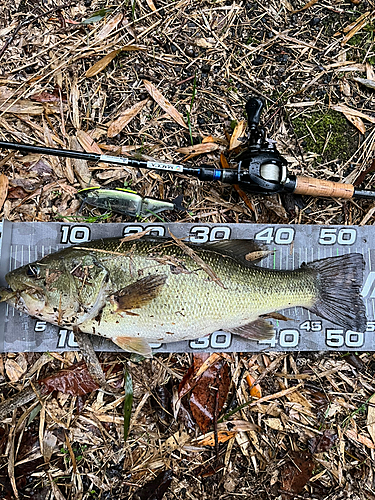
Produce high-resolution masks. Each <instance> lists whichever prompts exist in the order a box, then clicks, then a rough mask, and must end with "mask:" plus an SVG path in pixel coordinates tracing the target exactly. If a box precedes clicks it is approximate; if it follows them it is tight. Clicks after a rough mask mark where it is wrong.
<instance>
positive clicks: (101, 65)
mask: <svg viewBox="0 0 375 500" xmlns="http://www.w3.org/2000/svg"><path fill="white" fill-rule="evenodd" d="M132 50H144V49H143V48H142V47H138V46H137V45H125V46H124V47H122V48H121V49H116V50H112V52H110V53H109V54H107V55H106V56H104V57H102V58H101V59H99V61H97V62H96V63H95V64H94V65H93V66H91V68H89V69H88V70H87V71H86V73H85V76H86V78H90V77H91V76H95V75H97V74H98V73H100V72H101V71H103V69H105V68H106V67H107V66H108V64H109V63H110V62H112V61H113V59H114V58H115V57H116V56H117V55H118V54H119V53H120V52H128V51H132Z"/></svg>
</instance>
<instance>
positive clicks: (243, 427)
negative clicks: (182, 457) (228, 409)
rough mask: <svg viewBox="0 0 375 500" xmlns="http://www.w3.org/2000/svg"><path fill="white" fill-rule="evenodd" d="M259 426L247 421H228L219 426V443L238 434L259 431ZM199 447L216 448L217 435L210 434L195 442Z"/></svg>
mask: <svg viewBox="0 0 375 500" xmlns="http://www.w3.org/2000/svg"><path fill="white" fill-rule="evenodd" d="M258 430H259V426H257V425H256V424H252V423H251V422H248V421H247V420H228V421H227V422H222V423H220V424H218V426H217V437H218V441H219V443H225V442H226V441H228V440H229V439H231V438H232V437H235V435H236V434H237V433H238V432H247V431H258ZM193 442H194V443H197V444H198V445H199V446H215V433H214V432H209V433H207V434H204V435H203V436H200V437H198V438H197V439H195V440H194V441H193Z"/></svg>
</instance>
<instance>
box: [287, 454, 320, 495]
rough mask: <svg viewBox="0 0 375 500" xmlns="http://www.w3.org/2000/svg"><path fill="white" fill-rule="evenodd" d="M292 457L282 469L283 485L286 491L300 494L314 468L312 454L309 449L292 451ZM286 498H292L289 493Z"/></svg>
mask: <svg viewBox="0 0 375 500" xmlns="http://www.w3.org/2000/svg"><path fill="white" fill-rule="evenodd" d="M289 456H290V458H291V460H290V461H288V462H287V463H286V464H284V465H283V467H282V468H281V471H280V479H281V487H282V489H283V490H284V491H287V492H289V493H293V494H296V495H298V494H299V493H301V492H302V491H303V488H304V487H305V485H306V484H307V482H308V481H309V480H310V478H311V476H312V471H313V469H314V462H313V461H312V455H311V453H309V452H308V451H292V452H290V453H289ZM285 498H291V497H290V496H289V495H288V497H286V496H285Z"/></svg>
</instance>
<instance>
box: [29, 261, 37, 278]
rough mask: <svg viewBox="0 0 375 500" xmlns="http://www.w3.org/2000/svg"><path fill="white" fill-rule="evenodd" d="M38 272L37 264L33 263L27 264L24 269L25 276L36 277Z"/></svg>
mask: <svg viewBox="0 0 375 500" xmlns="http://www.w3.org/2000/svg"><path fill="white" fill-rule="evenodd" d="M39 273H40V268H39V266H37V265H35V264H29V265H28V267H27V270H26V274H27V276H34V278H37V277H38V276H39Z"/></svg>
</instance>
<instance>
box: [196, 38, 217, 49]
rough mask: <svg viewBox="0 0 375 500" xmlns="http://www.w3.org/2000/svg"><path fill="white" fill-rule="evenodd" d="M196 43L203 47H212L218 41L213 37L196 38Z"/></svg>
mask: <svg viewBox="0 0 375 500" xmlns="http://www.w3.org/2000/svg"><path fill="white" fill-rule="evenodd" d="M194 43H195V45H196V46H197V47H201V48H202V49H212V48H213V47H215V43H216V41H215V39H213V38H209V39H206V38H196V39H195V40H194Z"/></svg>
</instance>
